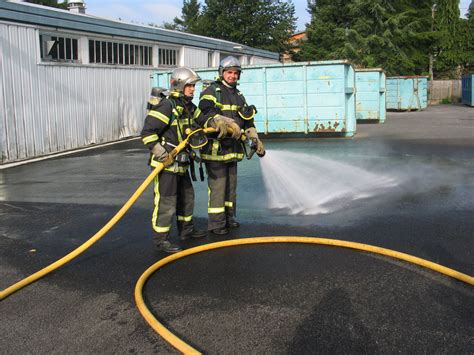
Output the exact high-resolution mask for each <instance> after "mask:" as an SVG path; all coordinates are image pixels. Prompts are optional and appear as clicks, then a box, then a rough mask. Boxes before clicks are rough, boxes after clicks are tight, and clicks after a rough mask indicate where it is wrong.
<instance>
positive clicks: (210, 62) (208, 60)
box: [207, 52, 214, 67]
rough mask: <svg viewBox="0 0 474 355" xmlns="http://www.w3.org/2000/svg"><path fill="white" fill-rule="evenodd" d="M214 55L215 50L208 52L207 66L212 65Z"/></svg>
mask: <svg viewBox="0 0 474 355" xmlns="http://www.w3.org/2000/svg"><path fill="white" fill-rule="evenodd" d="M213 57H214V52H207V66H208V67H212V65H213V62H212V58H213Z"/></svg>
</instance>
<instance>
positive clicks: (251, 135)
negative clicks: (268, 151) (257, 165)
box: [245, 127, 265, 158]
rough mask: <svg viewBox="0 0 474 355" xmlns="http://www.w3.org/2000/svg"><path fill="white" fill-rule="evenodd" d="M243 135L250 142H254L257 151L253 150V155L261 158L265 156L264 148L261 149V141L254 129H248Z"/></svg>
mask: <svg viewBox="0 0 474 355" xmlns="http://www.w3.org/2000/svg"><path fill="white" fill-rule="evenodd" d="M245 135H246V136H247V137H248V138H250V139H251V140H252V141H254V143H255V145H256V147H257V149H256V150H255V153H257V155H258V156H259V157H260V158H261V157H263V156H264V155H265V148H264V147H263V143H262V141H261V140H260V139H259V138H258V133H257V130H256V129H255V127H250V128H247V129H246V130H245Z"/></svg>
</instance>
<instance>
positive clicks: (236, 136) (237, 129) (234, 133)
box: [214, 115, 242, 139]
mask: <svg viewBox="0 0 474 355" xmlns="http://www.w3.org/2000/svg"><path fill="white" fill-rule="evenodd" d="M214 118H218V119H219V120H222V121H224V122H225V123H226V124H227V128H230V129H231V130H232V134H231V137H232V138H234V139H239V138H240V135H241V134H242V132H241V131H240V127H239V125H238V124H237V123H235V121H234V120H233V119H232V118H230V117H226V116H222V115H217V116H216V117H214Z"/></svg>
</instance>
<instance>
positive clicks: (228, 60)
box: [219, 56, 242, 78]
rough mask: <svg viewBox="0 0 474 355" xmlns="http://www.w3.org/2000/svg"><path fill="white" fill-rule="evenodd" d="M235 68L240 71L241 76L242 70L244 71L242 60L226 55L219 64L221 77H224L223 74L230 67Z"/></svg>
mask: <svg viewBox="0 0 474 355" xmlns="http://www.w3.org/2000/svg"><path fill="white" fill-rule="evenodd" d="M231 68H232V69H235V70H237V71H238V72H239V77H240V72H241V71H242V68H241V67H240V62H239V60H238V59H237V58H235V57H232V56H228V57H225V58H224V59H222V60H221V62H220V64H219V77H221V78H222V74H223V73H224V72H225V71H226V70H229V69H231Z"/></svg>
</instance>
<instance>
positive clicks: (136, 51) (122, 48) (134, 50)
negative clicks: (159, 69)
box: [89, 39, 153, 66]
mask: <svg viewBox="0 0 474 355" xmlns="http://www.w3.org/2000/svg"><path fill="white" fill-rule="evenodd" d="M152 55H153V51H152V47H151V46H146V45H140V44H132V43H120V42H110V41H103V40H92V39H90V40H89V63H96V64H110V65H135V66H152Z"/></svg>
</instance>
